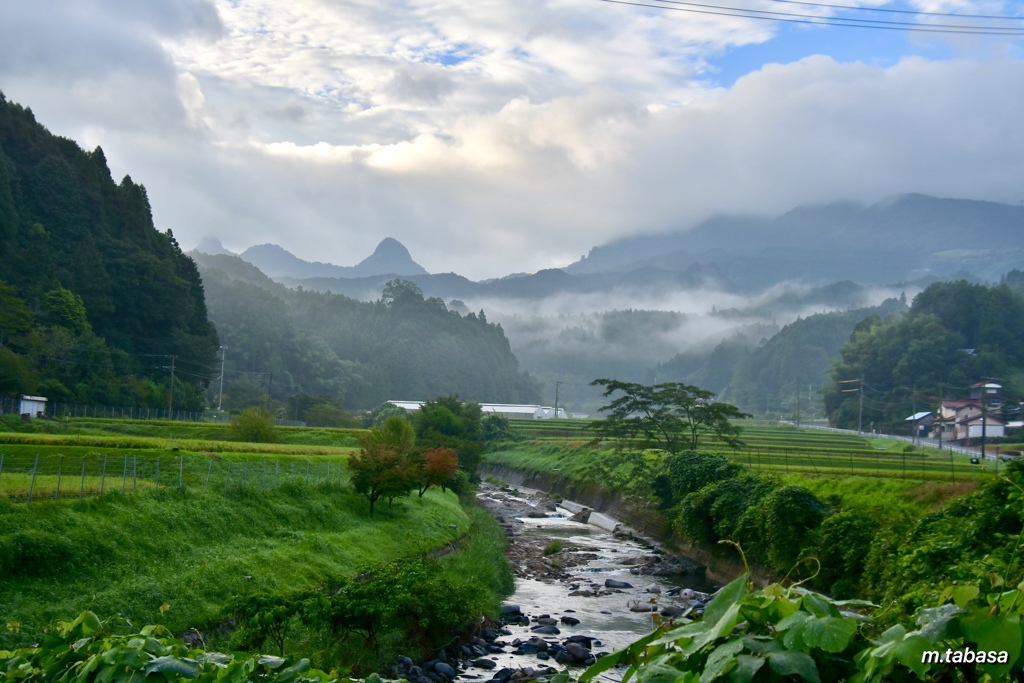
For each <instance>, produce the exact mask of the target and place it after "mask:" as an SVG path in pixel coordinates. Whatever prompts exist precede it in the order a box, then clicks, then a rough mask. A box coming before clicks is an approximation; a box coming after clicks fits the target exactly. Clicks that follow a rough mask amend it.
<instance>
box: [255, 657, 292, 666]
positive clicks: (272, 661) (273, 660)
mask: <svg viewBox="0 0 1024 683" xmlns="http://www.w3.org/2000/svg"><path fill="white" fill-rule="evenodd" d="M256 662H257V664H259V665H260V666H265V667H267V668H268V669H276V668H278V667H280V666H281V665H282V664H284V662H285V660H284V657H275V656H274V655H260V656H259V657H258V658H257V660H256Z"/></svg>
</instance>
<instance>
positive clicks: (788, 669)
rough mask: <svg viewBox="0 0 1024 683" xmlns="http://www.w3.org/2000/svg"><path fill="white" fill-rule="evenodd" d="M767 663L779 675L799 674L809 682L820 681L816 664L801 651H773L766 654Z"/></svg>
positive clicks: (817, 682)
mask: <svg viewBox="0 0 1024 683" xmlns="http://www.w3.org/2000/svg"><path fill="white" fill-rule="evenodd" d="M768 665H769V666H770V667H771V668H772V671H774V672H775V673H777V674H778V675H780V676H799V677H800V678H802V679H804V680H805V681H810V682H811V683H821V677H820V676H819V675H818V667H817V665H815V663H814V660H813V659H811V657H810V656H809V655H805V654H804V653H803V652H789V651H783V652H773V653H771V654H770V655H768Z"/></svg>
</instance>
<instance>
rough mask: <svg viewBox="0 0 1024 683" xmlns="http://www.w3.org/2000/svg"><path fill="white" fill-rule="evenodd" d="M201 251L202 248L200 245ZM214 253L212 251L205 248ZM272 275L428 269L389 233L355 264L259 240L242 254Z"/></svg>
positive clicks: (394, 272)
mask: <svg viewBox="0 0 1024 683" xmlns="http://www.w3.org/2000/svg"><path fill="white" fill-rule="evenodd" d="M199 251H203V250H202V249H199ZM206 253H211V252H206ZM241 256H242V258H243V259H245V260H246V261H248V262H249V263H251V264H253V265H254V266H256V267H257V268H259V269H260V270H262V271H263V272H264V273H266V274H267V275H268V276H269V277H274V278H276V277H291V278H300V279H301V278H311V277H335V278H358V277H373V276H375V275H397V276H399V277H402V276H410V275H426V274H427V271H426V270H425V269H424V268H423V266H421V265H420V264H418V263H416V262H415V261H413V260H412V256H411V255H410V254H409V250H408V249H406V248H405V245H403V244H402V243H401V242H399V241H398V240H396V239H394V238H392V237H386V238H384V239H383V240H381V242H380V244H378V245H377V248H376V249H374V251H373V253H372V254H370V255H369V256H367V257H366V258H365V259H363V260H362V261H360V262H359V263H358V264H357V265H354V266H337V265H334V264H333V263H321V262H319V261H304V260H303V259H300V258H299V257H298V256H295V255H294V254H292V253H291V252H289V251H288V250H287V249H285V248H283V247H280V246H278V245H276V244H258V245H255V246H252V247H249V248H248V249H246V250H245V251H244V252H242V254H241Z"/></svg>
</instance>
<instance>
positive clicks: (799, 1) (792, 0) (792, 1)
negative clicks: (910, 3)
mask: <svg viewBox="0 0 1024 683" xmlns="http://www.w3.org/2000/svg"><path fill="white" fill-rule="evenodd" d="M771 2H779V3H784V4H787V5H805V6H807V7H827V8H829V9H848V10H853V11H855V12H885V13H886V14H916V15H920V16H925V17H956V18H964V19H996V20H1000V21H1020V19H1021V18H1020V17H1019V16H1009V15H1005V14H960V13H958V12H925V11H919V10H913V9H892V8H887V7H858V6H856V5H830V4H828V3H824V2H804V1H803V0H771Z"/></svg>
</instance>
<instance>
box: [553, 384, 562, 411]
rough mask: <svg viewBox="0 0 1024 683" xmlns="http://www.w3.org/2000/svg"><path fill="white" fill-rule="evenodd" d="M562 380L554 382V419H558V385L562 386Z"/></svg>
mask: <svg viewBox="0 0 1024 683" xmlns="http://www.w3.org/2000/svg"><path fill="white" fill-rule="evenodd" d="M562 384H563V382H560V381H556V382H555V419H556V420H557V419H558V387H560V386H562Z"/></svg>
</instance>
